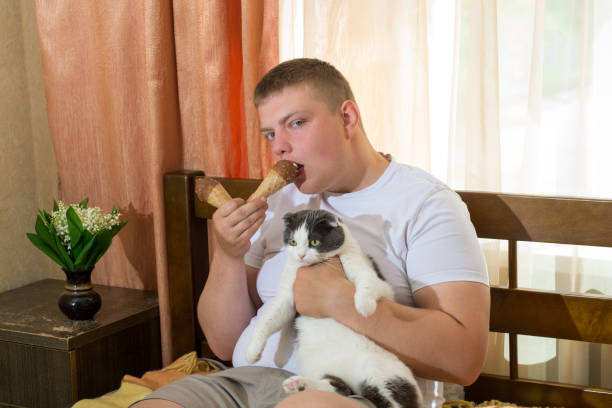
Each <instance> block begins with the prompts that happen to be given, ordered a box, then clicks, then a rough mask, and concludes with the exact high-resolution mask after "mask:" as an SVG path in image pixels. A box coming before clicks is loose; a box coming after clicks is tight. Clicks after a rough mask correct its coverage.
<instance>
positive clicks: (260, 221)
mask: <svg viewBox="0 0 612 408" xmlns="http://www.w3.org/2000/svg"><path fill="white" fill-rule="evenodd" d="M265 220H266V216H265V213H264V215H263V216H262V217H260V218H258V219H256V221H255V222H254V223H253V224H251V225H250V226H249V227H248V228H246V229H245V230H244V231H243V232H242V234H240V236H239V237H238V238H247V239H250V238H251V236H252V235H253V234H255V231H257V230H258V229H259V227H261V225H262V224H263V223H264V221H265Z"/></svg>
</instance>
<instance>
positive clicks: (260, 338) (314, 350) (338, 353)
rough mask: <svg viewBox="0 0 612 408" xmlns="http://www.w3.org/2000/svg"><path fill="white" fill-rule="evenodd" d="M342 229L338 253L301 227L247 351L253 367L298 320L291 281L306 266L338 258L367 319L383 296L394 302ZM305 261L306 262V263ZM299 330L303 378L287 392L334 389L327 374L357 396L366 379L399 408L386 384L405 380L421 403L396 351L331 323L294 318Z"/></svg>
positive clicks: (286, 385)
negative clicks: (316, 245) (315, 242)
mask: <svg viewBox="0 0 612 408" xmlns="http://www.w3.org/2000/svg"><path fill="white" fill-rule="evenodd" d="M340 225H341V227H342V229H343V231H344V243H343V245H342V246H341V247H340V248H338V249H337V250H335V251H332V252H329V253H327V254H320V253H319V252H317V251H316V250H314V249H312V248H309V247H308V233H307V230H306V228H305V226H304V225H302V226H301V227H299V228H298V229H297V230H296V231H295V233H294V235H293V239H294V240H295V241H296V242H297V245H296V246H290V245H287V246H286V250H287V259H288V261H287V264H286V265H285V269H284V270H283V273H282V275H281V280H280V283H279V286H278V290H277V292H276V296H275V297H274V298H273V299H272V300H271V301H270V302H271V303H270V304H269V305H268V307H267V309H266V310H265V311H264V312H263V313H262V316H261V317H260V318H259V320H258V322H257V325H256V326H255V329H254V331H253V336H252V338H251V342H250V343H249V346H248V347H247V352H246V359H247V361H248V362H249V363H251V364H253V363H255V362H256V361H258V360H259V359H260V358H261V353H262V351H263V349H264V346H265V343H266V340H267V339H268V337H269V336H270V335H271V334H273V333H274V332H276V331H278V330H280V329H281V328H282V327H283V326H285V325H286V324H288V323H290V322H291V321H292V320H293V319H294V318H295V314H296V311H295V304H294V301H293V283H294V281H295V276H296V271H297V269H298V268H299V267H301V266H304V265H311V264H314V263H318V262H323V261H324V260H325V259H328V258H331V257H334V256H336V255H339V257H340V261H341V262H342V267H343V269H344V272H345V274H346V276H347V278H348V279H349V280H350V281H351V282H352V283H353V284H354V285H355V288H356V291H355V308H356V309H357V311H358V312H359V313H360V314H362V315H363V316H369V315H371V314H372V313H374V311H375V310H376V305H377V302H378V300H379V299H380V298H382V297H384V298H387V299H391V300H393V289H392V288H391V286H390V285H389V284H388V283H386V282H385V281H383V280H381V279H379V278H378V276H377V274H376V271H375V270H374V269H373V267H372V264H371V262H370V260H369V259H368V258H367V256H366V255H365V254H364V253H363V252H362V251H361V249H360V248H359V245H358V243H357V241H356V240H355V239H354V238H353V237H352V236H351V234H350V232H349V230H348V228H346V226H345V225H344V224H342V223H340ZM302 258H303V259H302ZM296 327H297V328H298V338H297V360H298V367H299V371H300V373H299V374H300V375H297V376H293V377H290V378H288V379H287V380H285V381H284V383H283V388H284V389H285V391H286V392H288V393H294V392H298V391H301V390H304V389H317V390H324V391H334V388H333V387H332V386H331V385H330V384H329V381H327V380H326V379H323V376H324V375H332V376H336V377H339V378H341V379H342V380H344V381H345V382H346V383H347V384H348V385H349V386H350V387H351V388H352V389H353V390H354V391H355V392H359V390H360V385H361V384H362V383H363V381H364V380H367V381H368V385H373V386H376V387H377V388H378V391H379V392H380V393H381V394H382V395H383V396H385V397H387V399H388V400H389V401H390V402H391V406H392V407H394V408H396V407H397V408H400V406H399V405H397V404H395V401H393V399H392V398H390V393H389V392H388V391H387V390H386V388H385V387H384V385H385V381H386V380H388V379H392V378H394V377H397V376H399V377H402V378H404V379H406V380H407V381H408V382H409V383H410V384H411V385H413V386H414V388H415V390H416V392H417V394H418V398H419V404H418V406H421V405H422V396H421V393H420V390H419V387H418V385H417V383H416V380H415V379H414V376H413V374H412V371H411V370H410V369H409V368H408V367H407V366H406V365H404V364H403V363H402V362H401V361H400V360H399V359H398V358H397V357H396V356H395V355H394V354H393V353H390V352H389V351H387V350H385V349H383V348H382V347H380V346H379V345H377V344H376V343H374V342H373V341H371V340H370V339H368V338H367V337H365V336H363V335H361V334H358V333H356V332H354V331H352V330H351V329H349V328H347V327H346V326H344V325H342V324H340V323H338V322H336V321H335V320H333V319H330V318H327V319H316V318H311V317H307V316H300V317H299V318H298V319H297V320H296Z"/></svg>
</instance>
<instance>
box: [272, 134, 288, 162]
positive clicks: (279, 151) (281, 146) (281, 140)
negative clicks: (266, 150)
mask: <svg viewBox="0 0 612 408" xmlns="http://www.w3.org/2000/svg"><path fill="white" fill-rule="evenodd" d="M271 150H272V154H274V155H275V156H277V157H281V158H282V157H283V156H284V155H285V154H287V153H291V144H290V143H289V141H288V140H287V138H286V137H285V135H284V134H283V132H276V134H275V135H274V140H273V141H272V146H271Z"/></svg>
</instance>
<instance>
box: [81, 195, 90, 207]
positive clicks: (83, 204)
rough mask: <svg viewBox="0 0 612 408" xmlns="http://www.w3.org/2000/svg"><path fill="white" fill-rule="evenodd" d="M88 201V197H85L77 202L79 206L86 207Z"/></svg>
mask: <svg viewBox="0 0 612 408" xmlns="http://www.w3.org/2000/svg"><path fill="white" fill-rule="evenodd" d="M88 202H89V197H85V199H84V200H83V201H81V202H80V203H79V207H81V208H87V203H88Z"/></svg>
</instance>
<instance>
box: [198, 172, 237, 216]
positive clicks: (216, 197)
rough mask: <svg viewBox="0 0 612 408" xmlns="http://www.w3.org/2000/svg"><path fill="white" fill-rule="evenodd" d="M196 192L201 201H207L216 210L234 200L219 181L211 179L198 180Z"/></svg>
mask: <svg viewBox="0 0 612 408" xmlns="http://www.w3.org/2000/svg"><path fill="white" fill-rule="evenodd" d="M195 191H196V195H197V196H198V198H199V199H200V200H202V201H206V202H207V203H208V204H210V205H212V206H214V207H216V208H219V207H221V206H222V205H223V204H225V203H226V202H228V201H229V200H231V199H232V197H231V196H230V195H229V193H228V192H227V191H226V190H225V188H223V186H222V185H221V184H220V183H219V182H218V181H217V180H215V179H212V178H210V177H204V178H199V179H197V180H196V188H195Z"/></svg>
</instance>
